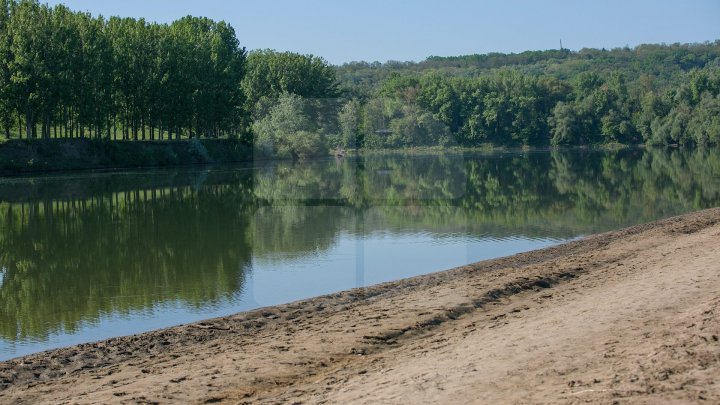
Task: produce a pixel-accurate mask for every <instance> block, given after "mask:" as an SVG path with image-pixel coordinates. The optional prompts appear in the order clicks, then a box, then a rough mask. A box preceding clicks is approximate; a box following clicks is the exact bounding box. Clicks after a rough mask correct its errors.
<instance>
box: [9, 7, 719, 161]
mask: <svg viewBox="0 0 720 405" xmlns="http://www.w3.org/2000/svg"><path fill="white" fill-rule="evenodd" d="M0 133H1V134H2V137H4V138H5V139H18V138H20V139H24V138H27V139H35V138H44V139H52V138H92V139H101V140H113V141H114V140H134V141H138V140H179V139H188V138H200V139H215V138H231V139H236V140H237V141H238V142H241V143H245V144H247V145H254V146H255V151H256V152H257V153H260V154H262V155H265V156H280V157H301V156H309V155H317V154H327V152H328V151H329V150H330V149H331V148H338V147H349V148H406V147H416V146H451V145H456V146H464V147H474V146H479V145H485V144H493V145H508V146H520V145H529V146H548V145H588V144H603V143H623V144H639V143H647V144H688V143H692V144H717V143H718V141H720V41H715V42H706V43H702V44H672V45H640V46H638V47H635V48H627V47H626V48H619V49H612V50H605V49H582V50H580V51H576V52H575V51H570V50H567V49H560V50H546V51H528V52H522V53H519V54H501V53H491V54H485V55H466V56H456V57H435V56H432V57H429V58H427V59H426V60H424V61H421V62H392V61H391V62H387V63H378V62H375V63H366V62H353V63H348V64H345V65H342V66H331V65H330V64H329V63H328V62H327V61H325V60H324V59H323V58H322V57H318V56H313V55H300V54H296V53H292V52H275V51H272V50H258V51H251V52H248V51H246V49H245V48H244V47H242V45H241V39H238V38H237V36H236V34H235V31H234V29H233V27H231V26H230V25H229V24H227V23H225V22H216V21H212V20H210V19H207V18H198V17H191V16H188V17H185V18H182V19H180V20H178V21H175V22H172V23H170V24H159V23H153V22H148V21H145V20H143V19H132V18H120V17H110V18H104V17H101V16H92V15H90V14H87V13H79V12H74V11H71V10H70V9H68V8H67V7H65V6H62V5H59V6H55V7H50V6H48V5H44V4H41V3H39V2H38V1H36V0H0Z"/></svg>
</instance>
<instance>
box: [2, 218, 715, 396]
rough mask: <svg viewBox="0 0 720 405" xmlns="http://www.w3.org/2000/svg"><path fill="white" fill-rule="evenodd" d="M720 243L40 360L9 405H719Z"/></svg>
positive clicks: (461, 272)
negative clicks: (260, 404) (324, 404)
mask: <svg viewBox="0 0 720 405" xmlns="http://www.w3.org/2000/svg"><path fill="white" fill-rule="evenodd" d="M718 241H720V208H715V209H709V210H705V211H700V212H695V213H690V214H686V215H682V216H679V217H674V218H670V219H666V220H662V221H658V222H654V223H650V224H644V225H638V226H634V227H631V228H627V229H623V230H619V231H614V232H608V233H603V234H599V235H594V236H590V237H587V238H584V239H582V240H579V241H573V242H570V243H566V244H563V245H560V246H557V247H552V248H548V249H543V250H538V251H532V252H527V253H522V254H518V255H514V256H510V257H506V258H501V259H496V260H489V261H484V262H479V263H475V264H471V265H467V266H464V267H460V268H456V269H452V270H447V271H443V272H439V273H434V274H429V275H425V276H419V277H415V278H410V279H405V280H400V281H396V282H391V283H385V284H380V285H377V286H373V287H368V288H362V289H354V290H349V291H344V292H340V293H336V294H331V295H326V296H321V297H316V298H312V299H308V300H304V301H299V302H293V303H289V304H285V305H280V306H275V307H268V308H262V309H258V310H255V311H251V312H246V313H240V314H237V315H233V316H228V317H224V318H217V319H210V320H206V321H202V322H199V323H195V324H189V325H182V326H177V327H173V328H169V329H164V330H158V331H154V332H149V333H144V334H139V335H134V336H127V337H119V338H114V339H109V340H106V341H101V342H96V343H88V344H82V345H78V346H73V347H68V348H63V349H58V350H52V351H49V352H44V353H38V354H34V355H30V356H26V357H22V358H18V359H14V360H10V361H6V362H0V403H15V404H24V403H27V404H34V403H66V402H67V403H117V402H128V403H167V402H173V403H216V402H221V403H224V402H226V403H303V404H305V403H367V404H371V403H372V404H374V403H603V404H604V403H621V404H622V403H708V404H710V403H720V384H719V383H718V376H719V375H720V342H719V340H720V338H719V336H720V249H718ZM398 265H402V263H398Z"/></svg>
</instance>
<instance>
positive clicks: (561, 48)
mask: <svg viewBox="0 0 720 405" xmlns="http://www.w3.org/2000/svg"><path fill="white" fill-rule="evenodd" d="M560 50H561V51H562V50H563V47H562V38H560Z"/></svg>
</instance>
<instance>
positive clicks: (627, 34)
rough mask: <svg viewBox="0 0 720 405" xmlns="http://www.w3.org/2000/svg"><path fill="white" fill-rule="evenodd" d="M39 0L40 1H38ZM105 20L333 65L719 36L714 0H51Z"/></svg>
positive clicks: (718, 5)
mask: <svg viewBox="0 0 720 405" xmlns="http://www.w3.org/2000/svg"><path fill="white" fill-rule="evenodd" d="M41 1H42V0H41ZM48 2H49V3H50V4H57V3H64V4H66V5H67V6H69V7H70V8H72V9H74V10H81V11H90V12H91V13H93V14H102V15H104V16H106V17H108V16H112V15H120V16H124V17H145V18H146V19H147V20H152V21H158V22H170V21H172V20H174V19H177V18H179V17H182V16H185V15H189V14H190V15H195V16H206V17H210V18H213V19H216V20H225V21H228V22H229V23H231V24H232V25H233V26H234V27H235V30H236V32H237V35H238V38H239V39H240V42H241V44H242V45H243V46H245V47H246V48H248V49H258V48H271V49H276V50H282V51H285V50H290V51H294V52H300V53H312V54H315V55H319V56H323V57H324V58H325V59H327V60H328V61H330V62H331V63H335V64H341V63H344V62H349V61H355V60H365V61H376V60H377V61H386V60H403V61H404V60H415V61H417V60H422V59H424V58H426V57H427V56H430V55H440V56H448V55H462V54H471V53H487V52H521V51H524V50H541V49H554V48H558V47H559V42H560V39H562V41H563V45H564V46H565V47H566V48H570V49H573V50H577V49H580V48H585V47H588V48H603V47H604V48H615V47H622V46H625V45H629V46H631V47H633V46H635V45H638V44H641V43H662V42H665V43H674V42H682V43H685V42H704V41H713V40H716V39H720V0H682V1H679V0H676V1H668V0H622V1H618V0H608V1H601V0H594V1H593V0H558V1H550V0H543V1H541V0H535V1H531V0H485V1H479V0H476V1H470V0H467V1H465V0H444V1H441V0H435V1H429V0H414V1H411V0H404V1H401V0H351V1H347V0H305V1H302V0H294V1H293V0H244V1H232V0H109V1H106V0H102V1H100V0H53V1H48Z"/></svg>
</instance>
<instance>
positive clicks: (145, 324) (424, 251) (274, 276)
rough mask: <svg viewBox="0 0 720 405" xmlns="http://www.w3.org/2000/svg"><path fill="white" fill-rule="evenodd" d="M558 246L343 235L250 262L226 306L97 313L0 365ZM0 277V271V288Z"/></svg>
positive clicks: (26, 343)
mask: <svg viewBox="0 0 720 405" xmlns="http://www.w3.org/2000/svg"><path fill="white" fill-rule="evenodd" d="M561 242H562V240H556V239H542V238H536V239H531V238H524V237H510V238H503V239H493V238H482V239H478V238H473V237H469V236H467V235H463V234H461V233H453V234H443V235H433V234H432V233H431V232H421V233H419V234H417V235H415V234H394V233H392V232H373V233H372V234H370V235H367V236H364V237H362V236H361V237H358V236H356V235H354V234H351V233H343V234H341V235H339V236H338V238H337V240H336V242H335V243H334V244H333V245H332V246H331V247H330V248H329V249H326V250H323V251H317V252H315V253H314V254H309V255H305V256H287V255H284V254H282V253H277V254H268V255H264V257H254V258H253V261H252V265H251V269H246V271H247V270H250V271H247V273H245V274H247V275H248V276H247V278H246V280H245V283H244V284H243V288H242V290H241V291H238V292H236V293H235V294H234V296H233V297H232V298H230V299H221V300H219V301H217V302H214V303H212V304H209V305H202V306H188V305H187V304H186V303H184V302H181V301H171V302H162V301H159V302H158V303H156V304H155V305H153V307H152V308H146V309H143V310H136V311H132V312H131V313H104V314H102V315H101V316H100V317H99V318H98V319H95V320H89V321H83V322H82V323H81V324H80V325H77V326H76V329H75V331H56V332H52V333H50V334H49V335H48V336H46V337H44V338H25V339H21V340H19V341H17V342H6V341H2V343H0V359H7V358H11V357H17V356H23V355H27V354H31V353H35V352H38V351H43V350H48V349H52V348H59V347H65V346H70V345H74V344H79V343H83V342H93V341H98V340H103V339H107V338H110V337H114V336H123V335H129V334H134V333H138V332H139V331H148V330H156V329H162V328H167V327H171V326H174V325H179V324H185V323H191V322H196V321H200V320H203V319H208V318H214V317H220V316H225V315H230V314H234V313H237V312H242V311H247V310H251V309H256V308H261V307H266V306H272V305H278V304H283V303H287V302H292V301H297V300H301V299H305V298H311V297H315V296H319V295H324V294H329V293H333V292H336V291H341V290H347V289H351V288H356V287H364V286H369V285H374V284H378V283H383V282H388V281H393V280H399V279H402V278H407V277H413V276H417V275H421V274H427V273H431V272H434V271H440V270H444V269H449V268H453V267H457V266H462V265H465V264H468V263H472V262H477V261H480V260H485V259H490V258H496V257H502V256H508V255H512V254H515V253H520V252H524V251H528V250H534V249H541V248H544V247H548V246H552V245H556V244H558V243H561ZM2 274H3V271H0V285H1V280H2ZM117 298H122V297H117Z"/></svg>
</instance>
